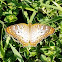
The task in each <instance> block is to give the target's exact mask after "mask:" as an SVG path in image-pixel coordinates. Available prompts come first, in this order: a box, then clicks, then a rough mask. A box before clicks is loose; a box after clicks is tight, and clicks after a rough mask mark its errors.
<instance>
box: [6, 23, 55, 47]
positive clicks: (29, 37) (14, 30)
mask: <svg viewBox="0 0 62 62" xmlns="http://www.w3.org/2000/svg"><path fill="white" fill-rule="evenodd" d="M54 31H55V29H54V28H52V27H50V26H46V25H42V24H31V23H29V24H25V23H20V24H15V25H11V26H9V27H7V28H6V32H7V33H8V34H9V35H11V36H12V37H14V38H16V39H17V40H18V41H19V42H20V43H21V44H23V46H24V47H25V46H28V45H30V46H34V47H35V46H36V45H37V43H39V42H40V41H41V40H43V39H44V38H46V37H47V36H49V35H51V34H53V33H54Z"/></svg>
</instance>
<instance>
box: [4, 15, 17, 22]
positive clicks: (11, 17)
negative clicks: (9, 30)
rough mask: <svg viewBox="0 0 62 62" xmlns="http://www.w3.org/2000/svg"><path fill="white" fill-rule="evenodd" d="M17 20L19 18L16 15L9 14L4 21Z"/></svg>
mask: <svg viewBox="0 0 62 62" xmlns="http://www.w3.org/2000/svg"><path fill="white" fill-rule="evenodd" d="M16 20H17V17H16V16H15V15H8V16H6V17H5V19H4V21H5V22H8V23H11V22H15V21H16Z"/></svg>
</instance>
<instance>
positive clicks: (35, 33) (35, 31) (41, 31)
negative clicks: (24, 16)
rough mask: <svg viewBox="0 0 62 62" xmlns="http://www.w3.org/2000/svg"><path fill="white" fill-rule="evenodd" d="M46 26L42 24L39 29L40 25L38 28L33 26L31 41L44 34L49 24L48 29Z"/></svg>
mask: <svg viewBox="0 0 62 62" xmlns="http://www.w3.org/2000/svg"><path fill="white" fill-rule="evenodd" d="M43 27H44V26H41V28H40V29H39V26H38V28H32V29H31V31H32V33H31V42H35V41H36V40H37V39H38V37H39V36H43V35H44V34H45V33H46V31H47V30H48V29H47V26H46V29H43Z"/></svg>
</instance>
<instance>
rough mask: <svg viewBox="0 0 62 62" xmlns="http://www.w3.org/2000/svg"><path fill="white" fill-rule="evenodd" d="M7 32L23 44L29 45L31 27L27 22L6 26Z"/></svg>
mask: <svg viewBox="0 0 62 62" xmlns="http://www.w3.org/2000/svg"><path fill="white" fill-rule="evenodd" d="M6 32H7V33H8V34H9V35H11V36H12V37H14V38H15V39H17V40H18V41H19V42H20V43H22V44H23V46H28V42H29V27H28V25H27V24H25V23H20V24H15V25H11V26H9V27H7V28H6Z"/></svg>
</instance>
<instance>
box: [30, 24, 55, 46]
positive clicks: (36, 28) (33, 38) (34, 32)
mask: <svg viewBox="0 0 62 62" xmlns="http://www.w3.org/2000/svg"><path fill="white" fill-rule="evenodd" d="M54 31H55V29H54V28H52V27H50V26H46V25H41V24H33V25H32V26H31V28H30V45H31V46H34V47H35V46H36V45H37V43H39V42H40V41H41V40H43V39H44V38H46V37H47V36H49V35H51V34H53V33H54Z"/></svg>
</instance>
